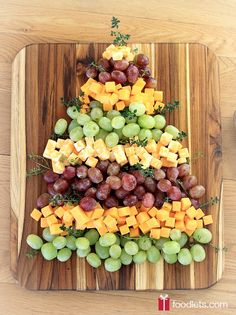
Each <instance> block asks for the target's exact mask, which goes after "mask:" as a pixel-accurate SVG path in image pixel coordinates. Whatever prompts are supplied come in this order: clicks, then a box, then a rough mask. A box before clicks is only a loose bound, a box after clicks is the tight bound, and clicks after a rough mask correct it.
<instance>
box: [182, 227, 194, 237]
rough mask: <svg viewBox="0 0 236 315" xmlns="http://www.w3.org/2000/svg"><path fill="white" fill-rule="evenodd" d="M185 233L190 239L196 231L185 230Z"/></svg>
mask: <svg viewBox="0 0 236 315" xmlns="http://www.w3.org/2000/svg"><path fill="white" fill-rule="evenodd" d="M184 232H185V233H186V234H187V235H188V236H189V237H190V236H191V235H192V234H193V232H194V230H188V229H185V231H184Z"/></svg>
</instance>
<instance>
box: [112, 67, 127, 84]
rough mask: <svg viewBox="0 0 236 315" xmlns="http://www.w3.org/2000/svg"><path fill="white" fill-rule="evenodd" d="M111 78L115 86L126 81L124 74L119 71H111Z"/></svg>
mask: <svg viewBox="0 0 236 315" xmlns="http://www.w3.org/2000/svg"><path fill="white" fill-rule="evenodd" d="M111 78H112V80H113V81H115V82H116V84H119V83H120V84H124V83H125V82H126V81H127V78H126V75H125V73H124V72H122V71H119V70H113V71H112V73H111Z"/></svg>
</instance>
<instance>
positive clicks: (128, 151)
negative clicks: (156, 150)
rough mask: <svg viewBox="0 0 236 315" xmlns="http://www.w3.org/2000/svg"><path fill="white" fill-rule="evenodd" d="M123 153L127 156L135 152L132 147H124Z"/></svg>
mask: <svg viewBox="0 0 236 315" xmlns="http://www.w3.org/2000/svg"><path fill="white" fill-rule="evenodd" d="M125 154H126V156H127V157H129V156H131V155H134V154H135V149H134V147H133V146H132V147H125Z"/></svg>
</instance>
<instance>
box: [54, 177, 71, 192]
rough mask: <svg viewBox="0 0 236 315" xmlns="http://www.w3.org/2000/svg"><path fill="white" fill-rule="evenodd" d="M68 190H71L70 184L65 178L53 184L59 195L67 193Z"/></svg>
mask: <svg viewBox="0 0 236 315" xmlns="http://www.w3.org/2000/svg"><path fill="white" fill-rule="evenodd" d="M68 188H69V183H68V182H67V181H66V180H65V179H63V178H59V179H58V180H56V181H55V183H54V184H53V189H54V190H55V191H56V192H57V193H64V192H65V191H67V189H68Z"/></svg>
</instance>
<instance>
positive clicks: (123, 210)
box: [118, 207, 130, 217]
mask: <svg viewBox="0 0 236 315" xmlns="http://www.w3.org/2000/svg"><path fill="white" fill-rule="evenodd" d="M118 214H119V216H120V217H125V216H129V215H130V208H129V207H122V208H118Z"/></svg>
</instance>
